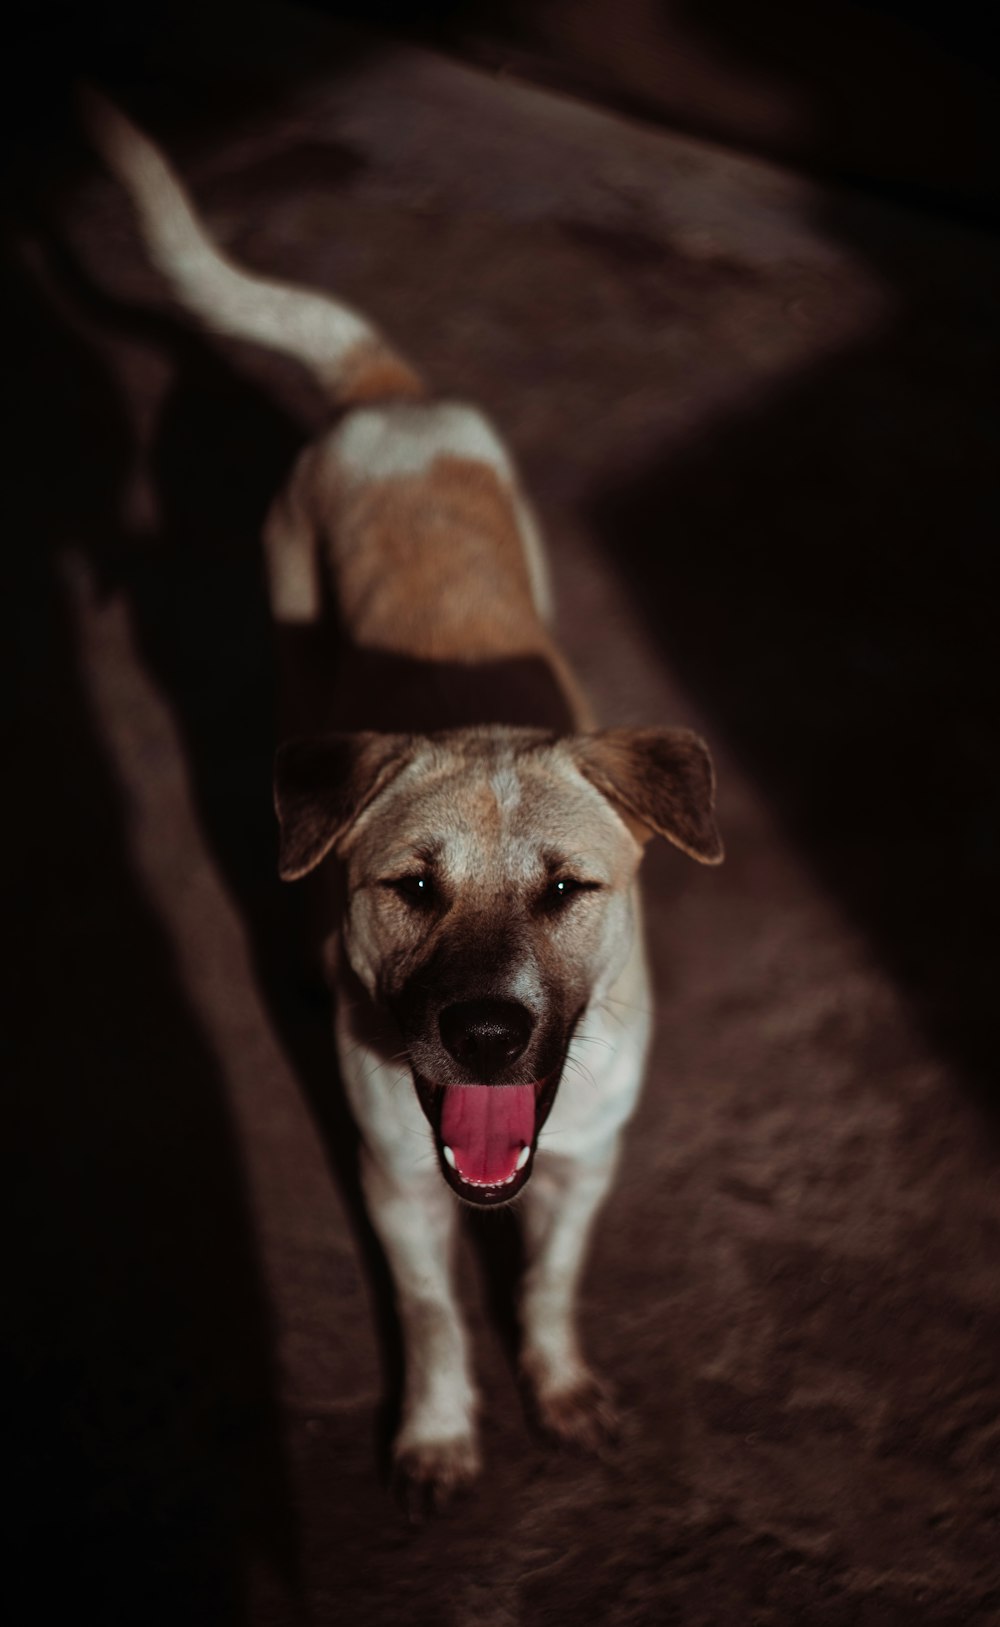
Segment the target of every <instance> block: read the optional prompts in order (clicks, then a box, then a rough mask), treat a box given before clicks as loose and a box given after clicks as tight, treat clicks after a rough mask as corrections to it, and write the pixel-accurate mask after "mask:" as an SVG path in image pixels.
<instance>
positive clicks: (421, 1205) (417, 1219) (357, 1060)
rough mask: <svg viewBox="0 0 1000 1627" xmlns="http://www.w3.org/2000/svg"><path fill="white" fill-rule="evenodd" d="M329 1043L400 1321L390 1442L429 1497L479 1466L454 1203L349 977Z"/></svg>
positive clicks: (386, 1035)
mask: <svg viewBox="0 0 1000 1627" xmlns="http://www.w3.org/2000/svg"><path fill="white" fill-rule="evenodd" d="M336 1015H337V1021H336V1034H337V1049H338V1052H339V1055H340V1067H341V1075H342V1077H343V1081H344V1088H345V1090H346V1092H347V1097H348V1100H349V1101H350V1104H351V1110H352V1112H353V1113H354V1117H355V1120H356V1122H357V1124H358V1128H359V1129H360V1131H361V1137H362V1149H361V1181H362V1186H363V1189H364V1194H365V1203H366V1206H367V1209H368V1214H369V1217H370V1219H371V1222H372V1225H373V1226H374V1228H375V1231H376V1233H377V1235H378V1238H379V1241H380V1242H381V1244H382V1248H383V1250H384V1251H385V1256H386V1259H387V1261H388V1264H389V1270H390V1273H391V1275H392V1280H393V1286H394V1288H395V1292H396V1306H397V1310H398V1312H399V1319H400V1323H401V1325H402V1333H403V1358H404V1363H405V1373H404V1387H403V1406H402V1416H401V1419H400V1426H399V1431H398V1433H397V1435H396V1440H395V1442H394V1446H393V1454H394V1457H395V1462H396V1467H397V1473H398V1474H399V1477H400V1480H401V1481H402V1482H403V1483H404V1485H409V1486H411V1487H413V1488H414V1489H415V1491H416V1493H417V1495H418V1496H419V1497H426V1498H427V1500H429V1501H430V1502H432V1503H433V1502H435V1501H437V1500H439V1499H440V1500H443V1499H444V1498H445V1497H446V1496H447V1495H448V1493H449V1492H451V1491H453V1490H455V1489H456V1488H457V1487H458V1486H460V1485H462V1484H463V1483H465V1482H466V1481H469V1480H471V1479H473V1478H474V1476H475V1475H476V1474H477V1473H478V1471H479V1447H478V1444H477V1438H476V1410H477V1396H476V1391H475V1388H474V1386H473V1383H472V1376H471V1370H470V1364H469V1352H468V1340H467V1337H466V1333H465V1328H464V1326H463V1324H462V1319H461V1315H460V1312H459V1308H458V1302H457V1299H456V1297H455V1290H454V1286H453V1282H452V1255H453V1245H454V1238H455V1229H456V1219H457V1208H458V1205H457V1203H456V1201H455V1199H454V1198H453V1197H452V1195H451V1193H450V1192H449V1191H448V1188H447V1187H446V1186H445V1184H444V1181H443V1180H442V1179H441V1175H440V1173H439V1171H438V1168H437V1157H436V1154H435V1152H434V1146H433V1141H432V1139H431V1134H430V1129H429V1127H428V1124H427V1121H426V1119H425V1118H424V1116H423V1113H422V1111H421V1109H420V1105H419V1103H418V1101H417V1098H416V1094H415V1092H414V1089H413V1082H412V1080H411V1078H410V1075H409V1069H408V1068H406V1067H404V1066H401V1065H400V1063H399V1061H398V1059H397V1056H396V1054H395V1053H396V1052H397V1050H398V1044H399V1041H398V1036H396V1035H395V1034H394V1032H393V1031H392V1030H391V1029H386V1030H385V1031H384V1032H383V1031H382V1029H381V1025H380V1020H379V1017H378V1013H377V1012H376V1011H375V1010H374V1008H373V1007H372V1006H371V1005H370V1004H369V1003H368V1002H367V1001H366V1000H365V998H364V996H363V994H362V992H361V990H360V989H359V988H358V987H357V986H356V985H355V984H353V983H350V982H349V983H347V984H346V987H344V988H343V989H342V990H340V991H339V998H338V1000H337V1005H336Z"/></svg>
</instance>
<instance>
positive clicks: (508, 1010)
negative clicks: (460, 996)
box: [438, 1000, 535, 1084]
mask: <svg viewBox="0 0 1000 1627" xmlns="http://www.w3.org/2000/svg"><path fill="white" fill-rule="evenodd" d="M438 1026H439V1028H440V1030H441V1038H442V1040H443V1041H444V1045H445V1049H446V1050H447V1051H448V1052H449V1053H450V1054H451V1055H452V1056H453V1057H454V1058H455V1061H456V1062H459V1063H461V1065H462V1067H463V1068H468V1070H469V1072H470V1073H474V1074H475V1076H476V1081H477V1083H478V1084H488V1083H489V1081H490V1078H491V1077H492V1075H494V1074H497V1073H499V1072H500V1071H501V1069H503V1068H506V1067H508V1066H509V1065H510V1063H512V1062H516V1061H517V1059H518V1057H519V1056H521V1054H522V1053H523V1051H524V1050H525V1048H526V1047H527V1044H528V1041H529V1039H530V1038H531V1031H532V1029H533V1028H534V1026H535V1019H534V1018H533V1017H532V1015H531V1012H530V1011H528V1010H527V1009H526V1008H525V1007H524V1006H519V1005H517V1004H516V1003H515V1001H513V1000H462V1001H460V1002H459V1003H458V1004H457V1005H454V1006H446V1007H445V1009H444V1010H443V1011H442V1013H441V1015H440V1017H439V1018H438Z"/></svg>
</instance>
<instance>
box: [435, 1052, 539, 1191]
mask: <svg viewBox="0 0 1000 1627" xmlns="http://www.w3.org/2000/svg"><path fill="white" fill-rule="evenodd" d="M560 1072H561V1069H557V1070H556V1072H555V1073H552V1074H550V1075H549V1076H548V1077H547V1078H545V1079H543V1080H541V1081H540V1082H539V1083H537V1084H528V1085H444V1086H440V1087H435V1086H433V1085H429V1084H428V1083H427V1081H426V1080H423V1079H420V1078H419V1077H417V1080H416V1083H417V1092H418V1095H419V1097H420V1101H421V1105H422V1107H423V1109H424V1112H425V1113H426V1114H427V1117H428V1119H429V1120H430V1123H431V1127H432V1129H433V1130H434V1138H435V1141H436V1143H437V1149H438V1157H439V1158H440V1160H441V1172H442V1174H443V1175H444V1177H445V1180H446V1181H447V1182H448V1185H449V1186H450V1187H451V1188H452V1190H453V1191H455V1192H457V1193H458V1195H459V1196H460V1197H462V1198H464V1199H465V1200H466V1202H467V1203H476V1204H480V1205H482V1206H490V1205H494V1204H498V1203H509V1202H510V1200H511V1198H513V1197H516V1195H517V1193H518V1192H519V1191H520V1190H521V1188H522V1187H523V1186H524V1184H525V1182H526V1181H527V1179H528V1177H529V1175H530V1174H531V1165H532V1160H533V1158H534V1153H535V1147H536V1145H537V1141H538V1132H539V1131H540V1129H541V1127H542V1125H543V1123H544V1122H545V1119H546V1118H547V1116H548V1112H549V1109H550V1107H551V1106H552V1102H553V1099H554V1097H555V1093H556V1086H557V1084H558V1083H559V1074H560Z"/></svg>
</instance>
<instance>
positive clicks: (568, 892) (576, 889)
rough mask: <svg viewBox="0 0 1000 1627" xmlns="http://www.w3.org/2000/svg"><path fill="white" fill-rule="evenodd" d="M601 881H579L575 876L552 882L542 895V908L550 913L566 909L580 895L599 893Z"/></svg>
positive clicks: (561, 877) (560, 878)
mask: <svg viewBox="0 0 1000 1627" xmlns="http://www.w3.org/2000/svg"><path fill="white" fill-rule="evenodd" d="M600 888H601V883H600V882H599V881H578V880H577V878H576V877H575V876H560V877H559V879H558V880H557V881H550V882H549V885H548V886H547V887H546V889H545V892H544V894H543V895H542V908H543V909H546V910H548V911H550V912H553V913H554V912H557V911H559V910H561V909H565V907H566V905H567V904H568V903H569V902H570V900H571V899H573V898H576V896H577V894H578V893H596V892H599V891H600Z"/></svg>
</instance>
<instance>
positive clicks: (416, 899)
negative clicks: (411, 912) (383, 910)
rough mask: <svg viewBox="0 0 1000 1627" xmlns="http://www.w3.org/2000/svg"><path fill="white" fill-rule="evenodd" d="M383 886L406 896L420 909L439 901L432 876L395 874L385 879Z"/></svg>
mask: <svg viewBox="0 0 1000 1627" xmlns="http://www.w3.org/2000/svg"><path fill="white" fill-rule="evenodd" d="M382 885H383V887H388V888H389V890H390V891H391V892H394V893H397V894H398V895H399V897H400V898H405V900H406V902H407V903H408V904H412V905H413V906H414V908H416V909H418V910H426V909H430V908H431V906H432V905H433V904H435V903H436V902H437V893H436V891H435V888H434V883H433V881H432V880H431V878H430V876H393V877H392V878H391V879H390V880H388V881H383V883H382Z"/></svg>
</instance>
